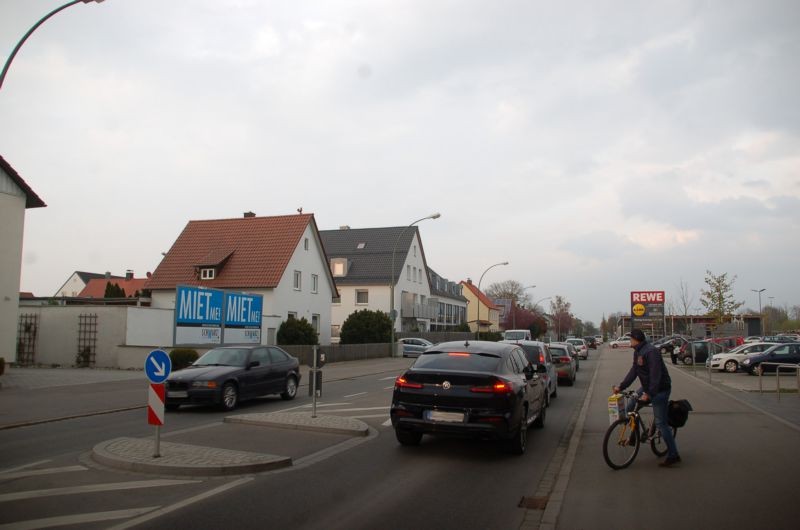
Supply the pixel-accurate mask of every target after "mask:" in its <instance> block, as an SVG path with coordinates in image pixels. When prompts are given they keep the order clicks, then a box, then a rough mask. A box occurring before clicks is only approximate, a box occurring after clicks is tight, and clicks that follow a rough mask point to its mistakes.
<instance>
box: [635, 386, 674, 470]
mask: <svg viewBox="0 0 800 530" xmlns="http://www.w3.org/2000/svg"><path fill="white" fill-rule="evenodd" d="M642 392H643V390H642V389H641V388H640V389H639V390H637V391H636V395H637V397H639V396H641V395H642ZM669 394H670V391H669V390H664V391H663V392H659V393H658V394H656V395H655V396H650V404H651V405H652V407H653V417H654V418H655V420H654V423H655V425H656V428H657V429H658V430H659V431H661V437H662V438H663V439H664V443H665V444H667V458H676V457H677V456H678V446H677V445H676V444H675V437H674V436H673V435H672V427H670V426H669V422H668V421H667V411H668V409H669ZM634 407H636V401H635V400H630V401H629V402H628V406H627V407H626V409H627V412H633V409H634Z"/></svg>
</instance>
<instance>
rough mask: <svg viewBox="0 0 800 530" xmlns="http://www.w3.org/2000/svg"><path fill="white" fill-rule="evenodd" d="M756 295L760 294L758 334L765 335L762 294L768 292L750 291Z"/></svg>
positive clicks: (760, 290) (761, 290)
mask: <svg viewBox="0 0 800 530" xmlns="http://www.w3.org/2000/svg"><path fill="white" fill-rule="evenodd" d="M750 290H751V291H753V292H754V293H758V334H759V335H763V334H764V315H762V314H761V293H763V292H764V291H766V288H765V289H750Z"/></svg>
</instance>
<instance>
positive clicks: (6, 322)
mask: <svg viewBox="0 0 800 530" xmlns="http://www.w3.org/2000/svg"><path fill="white" fill-rule="evenodd" d="M0 179H3V180H4V184H5V185H4V186H3V187H2V189H3V191H2V192H0V357H3V358H4V359H5V360H6V362H12V361H15V360H16V356H17V348H16V344H17V322H18V321H17V308H18V307H19V277H20V271H21V267H22V234H23V231H24V225H25V195H24V193H22V190H19V191H20V195H11V194H10V193H6V191H8V192H10V191H12V190H13V188H12V187H11V185H14V186H16V184H14V183H13V182H12V181H11V179H10V178H9V177H7V176H6V175H5V173H3V172H2V171H0Z"/></svg>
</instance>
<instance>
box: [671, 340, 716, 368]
mask: <svg viewBox="0 0 800 530" xmlns="http://www.w3.org/2000/svg"><path fill="white" fill-rule="evenodd" d="M692 350H694V358H692ZM726 351H728V350H727V348H725V346H723V345H722V344H717V343H715V342H712V341H710V340H708V339H703V340H693V341H691V342H687V343H686V344H684V345H683V346H681V349H680V352H678V360H679V361H680V362H682V363H683V364H686V365H690V364H692V363H695V362H696V363H704V362H706V359H708V357H709V355H710V356H712V357H713V356H714V355H716V354H718V353H723V352H726Z"/></svg>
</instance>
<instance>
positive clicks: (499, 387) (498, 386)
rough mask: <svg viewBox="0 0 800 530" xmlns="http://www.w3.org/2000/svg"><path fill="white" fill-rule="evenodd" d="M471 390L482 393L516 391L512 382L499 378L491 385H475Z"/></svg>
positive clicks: (509, 392)
mask: <svg viewBox="0 0 800 530" xmlns="http://www.w3.org/2000/svg"><path fill="white" fill-rule="evenodd" d="M469 391H470V392H476V393H480V394H511V393H513V392H514V388H513V387H512V386H511V383H508V382H506V381H500V380H498V381H495V383H494V384H491V385H486V386H473V387H472V388H470V389H469Z"/></svg>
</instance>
